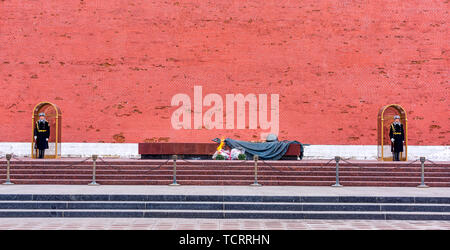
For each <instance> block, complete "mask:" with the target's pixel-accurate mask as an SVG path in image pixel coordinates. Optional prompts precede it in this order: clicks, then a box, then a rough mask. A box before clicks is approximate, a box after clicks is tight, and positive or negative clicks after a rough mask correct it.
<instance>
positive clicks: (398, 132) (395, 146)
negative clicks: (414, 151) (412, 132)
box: [389, 115, 405, 161]
mask: <svg viewBox="0 0 450 250" xmlns="http://www.w3.org/2000/svg"><path fill="white" fill-rule="evenodd" d="M389 137H390V138H391V142H392V143H391V152H392V155H393V160H394V161H400V152H403V143H404V142H405V132H404V130H403V124H402V123H401V122H400V116H398V115H396V116H394V122H393V123H392V124H391V129H390V131H389Z"/></svg>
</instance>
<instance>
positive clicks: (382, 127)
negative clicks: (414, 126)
mask: <svg viewBox="0 0 450 250" xmlns="http://www.w3.org/2000/svg"><path fill="white" fill-rule="evenodd" d="M394 115H399V116H400V122H401V123H402V124H403V128H404V130H405V143H404V145H403V152H401V153H400V160H401V161H406V160H408V119H407V118H406V111H405V109H404V108H403V107H402V106H400V105H398V104H390V105H386V106H384V107H382V108H381V109H380V111H379V112H378V126H377V132H378V160H381V161H392V159H393V156H392V152H391V140H390V138H389V129H390V126H391V124H392V123H393V122H394Z"/></svg>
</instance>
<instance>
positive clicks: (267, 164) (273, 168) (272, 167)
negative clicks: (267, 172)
mask: <svg viewBox="0 0 450 250" xmlns="http://www.w3.org/2000/svg"><path fill="white" fill-rule="evenodd" d="M261 161H262V162H263V163H264V164H265V165H266V166H268V167H270V168H271V169H272V170H275V171H278V172H280V173H287V172H285V171H283V170H280V169H276V168H275V167H274V166H272V165H270V164H269V163H267V162H266V161H265V160H263V159H261ZM286 167H287V168H288V169H289V170H291V171H295V169H293V168H291V167H289V166H286Z"/></svg>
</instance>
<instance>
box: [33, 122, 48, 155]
mask: <svg viewBox="0 0 450 250" xmlns="http://www.w3.org/2000/svg"><path fill="white" fill-rule="evenodd" d="M34 136H36V137H37V138H36V143H35V144H34V148H37V149H41V150H42V149H47V148H48V141H47V140H46V139H47V138H49V137H50V126H49V125H48V122H47V121H44V122H39V121H36V125H35V126H34Z"/></svg>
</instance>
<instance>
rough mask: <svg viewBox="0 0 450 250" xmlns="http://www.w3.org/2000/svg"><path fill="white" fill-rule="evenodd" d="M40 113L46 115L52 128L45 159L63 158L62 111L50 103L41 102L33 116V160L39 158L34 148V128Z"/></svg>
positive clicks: (35, 108)
mask: <svg viewBox="0 0 450 250" xmlns="http://www.w3.org/2000/svg"><path fill="white" fill-rule="evenodd" d="M39 113H45V119H46V120H47V121H48V123H49V126H50V138H49V139H48V149H47V150H46V151H45V158H50V159H56V158H60V157H61V122H62V113H61V109H60V108H59V107H58V106H56V105H55V104H53V103H50V102H40V103H38V104H37V105H36V106H35V107H34V109H33V114H32V116H31V158H37V156H38V153H37V149H35V148H34V145H35V140H34V127H35V126H36V125H35V124H36V121H37V120H39Z"/></svg>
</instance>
